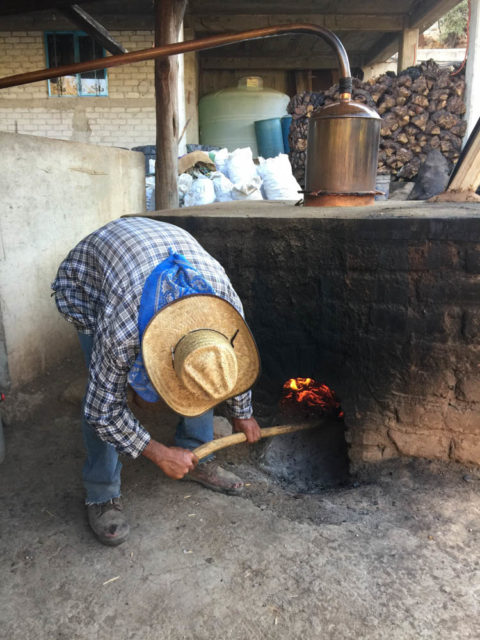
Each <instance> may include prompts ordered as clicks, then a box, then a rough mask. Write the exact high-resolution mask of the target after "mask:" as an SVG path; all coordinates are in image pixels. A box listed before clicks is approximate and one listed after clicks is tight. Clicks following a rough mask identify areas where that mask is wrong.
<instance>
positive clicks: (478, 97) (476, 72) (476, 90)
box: [463, 0, 480, 144]
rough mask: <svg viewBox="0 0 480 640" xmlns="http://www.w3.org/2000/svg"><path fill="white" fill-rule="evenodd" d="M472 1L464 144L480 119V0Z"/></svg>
mask: <svg viewBox="0 0 480 640" xmlns="http://www.w3.org/2000/svg"><path fill="white" fill-rule="evenodd" d="M470 1H471V4H470V37H469V41H468V51H467V56H468V57H467V66H466V69H465V105H466V107H467V113H466V114H465V119H466V121H467V131H466V133H465V137H464V138H463V142H464V144H465V142H466V141H467V139H468V136H469V135H470V133H471V132H472V130H473V128H474V126H475V124H476V123H477V121H478V119H479V118H480V0H470Z"/></svg>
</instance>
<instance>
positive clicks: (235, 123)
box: [198, 76, 290, 158]
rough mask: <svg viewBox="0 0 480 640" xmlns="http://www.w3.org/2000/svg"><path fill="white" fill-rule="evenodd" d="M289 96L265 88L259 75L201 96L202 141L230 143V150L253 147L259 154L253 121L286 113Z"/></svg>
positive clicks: (228, 145) (200, 122)
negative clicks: (234, 85) (235, 85)
mask: <svg viewBox="0 0 480 640" xmlns="http://www.w3.org/2000/svg"><path fill="white" fill-rule="evenodd" d="M289 100H290V98H289V97H288V96H287V95H286V94H285V93H281V91H276V90H275V89H264V88H263V79H262V78H260V77H258V76H249V77H246V78H240V80H239V82H238V86H237V87H232V88H231V89H221V90H220V91H217V92H215V93H210V94H209V95H207V96H204V97H203V98H201V99H200V102H199V105H198V115H199V124H200V143H201V144H206V145H216V146H219V147H227V149H228V150H229V151H234V150H235V149H238V148H239V147H250V148H251V149H252V153H253V157H254V158H255V157H258V148H257V141H256V138H255V126H254V124H253V123H254V122H255V121H256V120H265V119H267V118H281V117H282V116H284V115H286V114H287V104H288V103H289Z"/></svg>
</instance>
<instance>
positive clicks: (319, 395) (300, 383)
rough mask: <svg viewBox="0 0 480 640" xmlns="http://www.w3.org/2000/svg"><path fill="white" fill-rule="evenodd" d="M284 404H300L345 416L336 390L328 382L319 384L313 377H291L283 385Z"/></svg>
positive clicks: (337, 415) (316, 410) (317, 410)
mask: <svg viewBox="0 0 480 640" xmlns="http://www.w3.org/2000/svg"><path fill="white" fill-rule="evenodd" d="M282 404H283V405H289V406H292V405H296V406H298V405H300V407H301V408H303V409H307V410H312V409H313V410H315V412H316V413H317V412H318V413H324V414H329V415H335V416H336V417H337V418H343V416H344V414H343V411H342V408H341V406H340V402H339V401H338V400H337V397H336V395H335V392H334V391H332V389H330V387H327V385H326V384H319V383H317V382H315V380H313V379H312V378H290V380H287V381H286V382H285V384H284V385H283V396H282Z"/></svg>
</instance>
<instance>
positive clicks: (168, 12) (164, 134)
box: [155, 0, 187, 209]
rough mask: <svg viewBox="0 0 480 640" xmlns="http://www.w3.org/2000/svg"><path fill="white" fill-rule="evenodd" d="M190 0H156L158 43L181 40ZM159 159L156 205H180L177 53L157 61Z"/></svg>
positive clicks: (172, 206) (171, 207)
mask: <svg viewBox="0 0 480 640" xmlns="http://www.w3.org/2000/svg"><path fill="white" fill-rule="evenodd" d="M186 5H187V0H155V46H157V47H158V46H162V45H165V44H170V43H172V42H178V35H179V32H180V27H181V24H182V20H183V16H184V13H185V7H186ZM155 102H156V106H155V108H156V120H157V136H156V144H157V158H156V163H155V207H156V209H175V208H176V207H178V192H177V156H178V142H177V140H178V137H179V134H180V130H179V124H178V61H177V59H176V57H175V56H169V57H168V58H160V59H158V60H155Z"/></svg>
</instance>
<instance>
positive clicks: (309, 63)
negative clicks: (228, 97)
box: [200, 53, 359, 70]
mask: <svg viewBox="0 0 480 640" xmlns="http://www.w3.org/2000/svg"><path fill="white" fill-rule="evenodd" d="M349 59H350V65H351V66H359V64H358V61H355V55H351V54H350V53H349ZM352 60H353V63H352ZM337 66H338V59H337V58H336V57H335V56H333V55H332V56H330V55H328V54H327V55H325V56H302V57H295V58H290V57H288V56H285V57H283V56H278V57H272V56H268V57H262V56H258V57H255V58H253V57H251V56H235V57H228V56H200V68H201V69H202V70H207V69H252V70H253V69H285V70H287V69H335V68H336V67H337Z"/></svg>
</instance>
